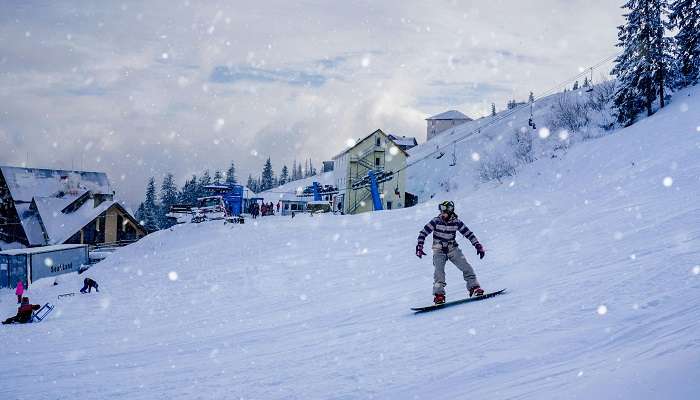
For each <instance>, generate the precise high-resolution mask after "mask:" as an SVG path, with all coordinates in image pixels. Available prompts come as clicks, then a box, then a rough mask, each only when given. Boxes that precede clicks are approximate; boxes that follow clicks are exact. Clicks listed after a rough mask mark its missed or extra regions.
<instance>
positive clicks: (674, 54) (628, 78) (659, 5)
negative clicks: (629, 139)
mask: <svg viewBox="0 0 700 400" xmlns="http://www.w3.org/2000/svg"><path fill="white" fill-rule="evenodd" d="M623 8H624V9H625V10H626V11H627V13H626V14H624V17H625V23H624V24H623V25H620V26H619V27H618V34H617V37H618V43H617V46H618V47H620V48H622V53H621V54H620V55H619V56H618V57H617V58H616V59H615V66H614V67H613V70H612V74H613V75H614V76H615V77H616V78H617V85H616V92H615V96H614V107H615V110H616V116H617V121H618V122H619V123H621V124H623V125H625V126H628V125H631V124H633V123H634V121H635V120H636V119H637V116H638V115H639V114H640V113H642V112H644V111H646V113H647V115H652V114H653V112H654V107H655V106H656V105H657V104H658V107H659V108H663V107H664V106H665V105H666V101H667V100H668V98H669V95H668V93H669V91H672V90H679V89H682V88H684V87H687V86H690V85H695V84H697V83H698V72H699V71H700V0H675V1H672V2H671V1H669V0H629V1H627V2H626V3H625V4H624V5H623ZM671 33H675V35H674V36H670V35H671Z"/></svg>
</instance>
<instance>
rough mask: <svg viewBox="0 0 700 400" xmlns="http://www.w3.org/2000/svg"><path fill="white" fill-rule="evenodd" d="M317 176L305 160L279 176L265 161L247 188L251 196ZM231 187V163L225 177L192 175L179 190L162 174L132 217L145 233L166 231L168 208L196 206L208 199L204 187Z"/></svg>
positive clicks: (233, 180) (151, 182)
mask: <svg viewBox="0 0 700 400" xmlns="http://www.w3.org/2000/svg"><path fill="white" fill-rule="evenodd" d="M316 173H317V170H316V168H315V167H314V165H313V162H312V161H311V159H308V160H306V161H305V163H304V164H303V165H302V163H301V162H297V161H296V160H294V162H293V164H292V168H291V169H290V168H288V167H287V165H283V166H282V169H281V171H280V173H279V175H276V174H275V173H274V171H273V168H272V161H271V160H270V158H269V157H268V158H267V160H266V161H265V164H264V165H263V168H262V171H261V173H260V176H259V177H257V178H253V176H252V174H250V175H248V181H247V183H246V186H247V187H248V189H250V190H251V191H252V192H253V193H259V192H262V191H265V190H269V189H273V188H275V187H278V186H281V185H284V184H285V183H288V182H292V181H296V180H299V179H303V178H306V177H309V176H313V175H316ZM233 184H239V182H238V180H237V178H236V166H235V163H234V162H231V165H230V166H229V167H228V169H227V170H226V172H225V173H222V172H221V170H218V169H217V170H216V171H215V172H214V174H213V175H212V174H211V173H210V171H209V170H205V171H204V172H203V173H202V175H201V176H197V175H196V174H193V175H192V177H191V178H190V179H187V180H185V183H184V185H182V187H181V188H179V189H178V187H177V184H176V183H175V176H174V175H173V174H172V173H167V174H165V176H164V177H163V181H162V182H161V184H160V189H158V188H157V187H156V180H155V177H151V178H149V180H148V183H147V184H146V194H145V199H144V201H143V202H141V203H140V204H139V206H138V208H137V210H136V215H135V217H136V219H137V220H138V221H140V222H141V223H142V224H143V226H144V228H145V229H146V230H147V231H148V232H154V231H157V230H159V229H165V228H169V227H170V226H172V222H170V221H169V220H168V218H167V217H166V215H167V214H168V212H169V211H170V207H171V206H173V205H176V204H183V205H196V204H197V198H200V197H205V196H207V194H208V193H207V191H206V189H205V187H206V186H208V185H233Z"/></svg>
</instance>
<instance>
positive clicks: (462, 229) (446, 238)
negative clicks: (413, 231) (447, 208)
mask: <svg viewBox="0 0 700 400" xmlns="http://www.w3.org/2000/svg"><path fill="white" fill-rule="evenodd" d="M458 231H459V233H461V234H462V235H464V237H466V238H467V239H468V240H469V241H470V242H471V243H472V245H474V246H476V245H478V244H479V240H477V238H476V235H474V232H472V231H470V230H469V228H467V226H466V225H464V222H462V221H461V220H460V219H459V218H457V215H456V214H452V217H450V219H449V220H448V221H447V222H445V221H444V220H443V219H442V218H441V217H440V216H439V215H438V216H437V217H435V218H433V219H431V220H430V222H428V223H427V224H426V225H425V226H424V227H423V229H422V230H421V231H420V233H419V234H418V244H419V245H423V243H425V238H426V237H427V236H428V235H430V233H431V232H432V234H433V249H434V250H437V249H442V248H443V247H448V248H452V247H457V240H455V239H456V238H455V237H456V236H457V232H458Z"/></svg>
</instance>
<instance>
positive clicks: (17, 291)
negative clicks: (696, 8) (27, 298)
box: [15, 281, 24, 304]
mask: <svg viewBox="0 0 700 400" xmlns="http://www.w3.org/2000/svg"><path fill="white" fill-rule="evenodd" d="M15 294H16V295H17V304H21V303H22V295H23V294H24V284H23V283H22V281H17V289H15Z"/></svg>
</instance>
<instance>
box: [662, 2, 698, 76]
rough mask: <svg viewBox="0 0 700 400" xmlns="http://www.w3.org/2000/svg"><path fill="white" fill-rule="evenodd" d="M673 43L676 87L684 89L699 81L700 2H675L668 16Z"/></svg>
mask: <svg viewBox="0 0 700 400" xmlns="http://www.w3.org/2000/svg"><path fill="white" fill-rule="evenodd" d="M668 18H669V22H670V28H671V29H677V30H678V33H677V34H676V36H675V38H674V41H675V51H674V53H675V59H676V68H675V70H676V73H677V79H676V85H675V86H676V87H678V88H684V87H686V86H689V85H694V84H696V83H698V81H699V80H700V0H676V1H674V2H673V3H672V4H671V12H670V14H669V16H668Z"/></svg>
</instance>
